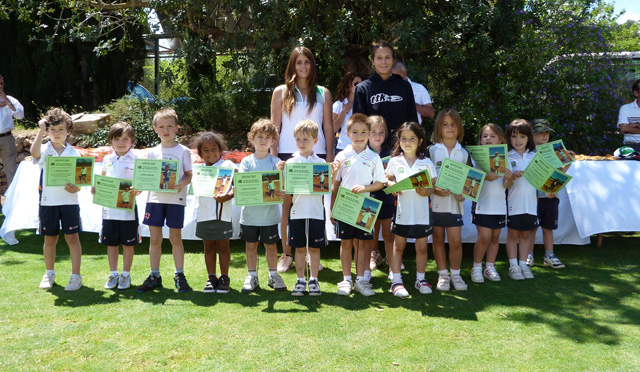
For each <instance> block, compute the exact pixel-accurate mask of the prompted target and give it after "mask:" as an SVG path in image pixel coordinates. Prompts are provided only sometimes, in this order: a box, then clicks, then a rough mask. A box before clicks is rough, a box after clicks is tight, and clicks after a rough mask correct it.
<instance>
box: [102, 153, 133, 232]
mask: <svg viewBox="0 0 640 372" xmlns="http://www.w3.org/2000/svg"><path fill="white" fill-rule="evenodd" d="M112 151H113V152H111V153H110V154H109V155H107V156H105V157H104V158H103V160H102V174H103V175H105V176H108V177H116V178H124V179H127V180H132V179H133V169H134V163H135V160H136V158H137V157H138V156H137V155H136V154H134V153H133V151H131V150H129V151H128V152H127V153H126V154H124V155H122V156H118V154H116V152H115V150H112ZM133 199H135V197H133ZM129 202H130V203H131V201H129ZM102 219H103V220H118V221H135V219H136V214H135V212H134V211H125V210H122V209H113V208H107V207H103V208H102Z"/></svg>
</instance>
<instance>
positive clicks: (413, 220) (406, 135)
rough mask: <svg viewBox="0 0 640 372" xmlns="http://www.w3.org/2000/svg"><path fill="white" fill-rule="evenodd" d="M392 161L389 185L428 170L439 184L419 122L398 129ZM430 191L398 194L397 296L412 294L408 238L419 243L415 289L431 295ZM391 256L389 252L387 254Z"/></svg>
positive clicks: (394, 229) (393, 269)
mask: <svg viewBox="0 0 640 372" xmlns="http://www.w3.org/2000/svg"><path fill="white" fill-rule="evenodd" d="M397 137H398V138H397V141H396V142H395V145H394V148H393V152H392V154H391V155H392V156H393V157H392V158H391V160H389V165H388V166H387V171H386V174H387V177H388V178H389V181H388V182H387V185H388V186H391V185H393V184H395V183H396V182H399V181H401V180H403V179H405V178H407V177H409V176H411V175H413V174H415V173H417V172H420V171H423V170H425V169H426V170H428V171H429V176H430V177H431V178H432V185H433V184H435V182H436V167H435V166H434V165H433V163H432V162H431V160H430V159H429V158H428V157H426V154H427V145H426V143H425V133H424V129H422V127H421V126H420V125H418V123H415V122H406V123H404V124H402V125H401V126H400V128H398V131H397ZM433 192H434V188H433V186H432V187H430V188H424V187H422V186H421V187H418V188H416V189H415V190H405V191H401V192H398V194H397V195H398V206H397V209H396V214H395V217H394V219H393V224H392V228H391V231H392V232H393V233H394V234H395V238H394V242H393V254H392V255H391V260H390V266H391V292H392V293H393V294H394V295H395V296H397V297H407V296H409V292H407V290H406V289H405V288H404V285H403V284H402V277H401V276H400V265H401V264H402V253H403V252H404V248H405V246H406V245H407V238H415V240H416V281H415V288H416V289H417V290H418V291H419V292H420V293H422V294H429V293H431V285H429V283H428V282H427V280H426V279H425V276H424V272H425V269H426V266H427V244H428V243H427V239H428V237H429V235H431V233H432V232H433V230H432V228H431V226H430V221H429V195H431V194H433ZM387 255H389V252H387Z"/></svg>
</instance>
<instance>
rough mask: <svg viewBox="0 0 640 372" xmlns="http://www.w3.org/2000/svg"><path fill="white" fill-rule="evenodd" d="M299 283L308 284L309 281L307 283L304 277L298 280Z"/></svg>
mask: <svg viewBox="0 0 640 372" xmlns="http://www.w3.org/2000/svg"><path fill="white" fill-rule="evenodd" d="M298 283H304V284H307V281H306V280H304V277H302V278H298Z"/></svg>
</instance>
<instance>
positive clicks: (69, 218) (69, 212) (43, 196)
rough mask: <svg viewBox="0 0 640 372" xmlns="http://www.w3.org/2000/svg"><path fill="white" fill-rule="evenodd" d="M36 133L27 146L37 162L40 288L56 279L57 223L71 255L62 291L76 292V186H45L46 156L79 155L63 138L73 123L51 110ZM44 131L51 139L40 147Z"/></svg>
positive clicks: (79, 248) (78, 284)
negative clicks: (41, 256) (42, 270)
mask: <svg viewBox="0 0 640 372" xmlns="http://www.w3.org/2000/svg"><path fill="white" fill-rule="evenodd" d="M38 126H39V127H40V131H39V132H38V135H37V136H36V138H35V139H34V140H33V144H32V145H31V156H33V158H34V159H38V158H39V159H40V160H39V161H38V165H40V169H41V171H40V185H39V186H40V187H39V191H40V207H39V210H38V212H39V213H38V215H39V217H40V226H39V228H38V231H39V233H40V234H42V235H44V248H43V251H44V263H45V266H46V270H47V272H46V273H45V274H44V276H43V277H42V281H41V282H40V288H43V289H49V288H51V287H53V285H54V284H55V280H56V274H55V270H54V264H55V260H56V245H57V243H58V237H59V236H60V232H59V231H60V223H62V230H63V232H64V238H65V240H66V241H67V244H68V245H69V254H70V256H71V278H70V279H69V284H67V286H66V287H65V289H64V290H65V291H77V290H78V289H80V287H82V277H81V276H80V260H81V257H82V246H81V245H80V238H79V236H78V233H79V232H80V231H81V230H82V227H81V224H80V205H79V204H78V190H80V188H79V187H77V186H75V185H73V184H71V183H67V184H66V185H65V186H58V187H54V186H50V187H49V186H47V185H46V182H45V180H46V179H47V172H46V169H47V167H46V164H47V157H49V156H80V154H78V152H77V151H76V150H74V149H73V147H71V145H70V144H69V143H67V137H68V136H69V134H70V133H71V131H73V121H72V120H71V116H69V114H67V113H66V112H65V111H64V110H62V109H60V108H54V109H51V110H49V111H47V113H46V114H45V116H44V117H43V118H42V119H41V120H40V121H39V122H38ZM45 132H46V133H47V134H48V135H49V138H50V139H51V140H50V141H49V142H47V143H45V144H44V145H43V144H42V138H43V137H44V134H45Z"/></svg>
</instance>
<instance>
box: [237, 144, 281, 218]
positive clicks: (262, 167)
mask: <svg viewBox="0 0 640 372" xmlns="http://www.w3.org/2000/svg"><path fill="white" fill-rule="evenodd" d="M278 162H280V159H279V158H277V157H275V156H273V155H271V154H268V155H267V157H266V158H264V159H256V157H255V155H254V154H251V155H249V156H247V157H245V158H244V159H242V161H241V162H240V167H239V169H240V172H257V171H273V170H278V168H276V166H277V165H278ZM280 208H281V206H280V205H278V204H270V205H253V206H245V207H242V210H241V211H240V224H242V225H247V226H271V225H277V224H279V223H280V215H281V213H282V212H281V209H280Z"/></svg>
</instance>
